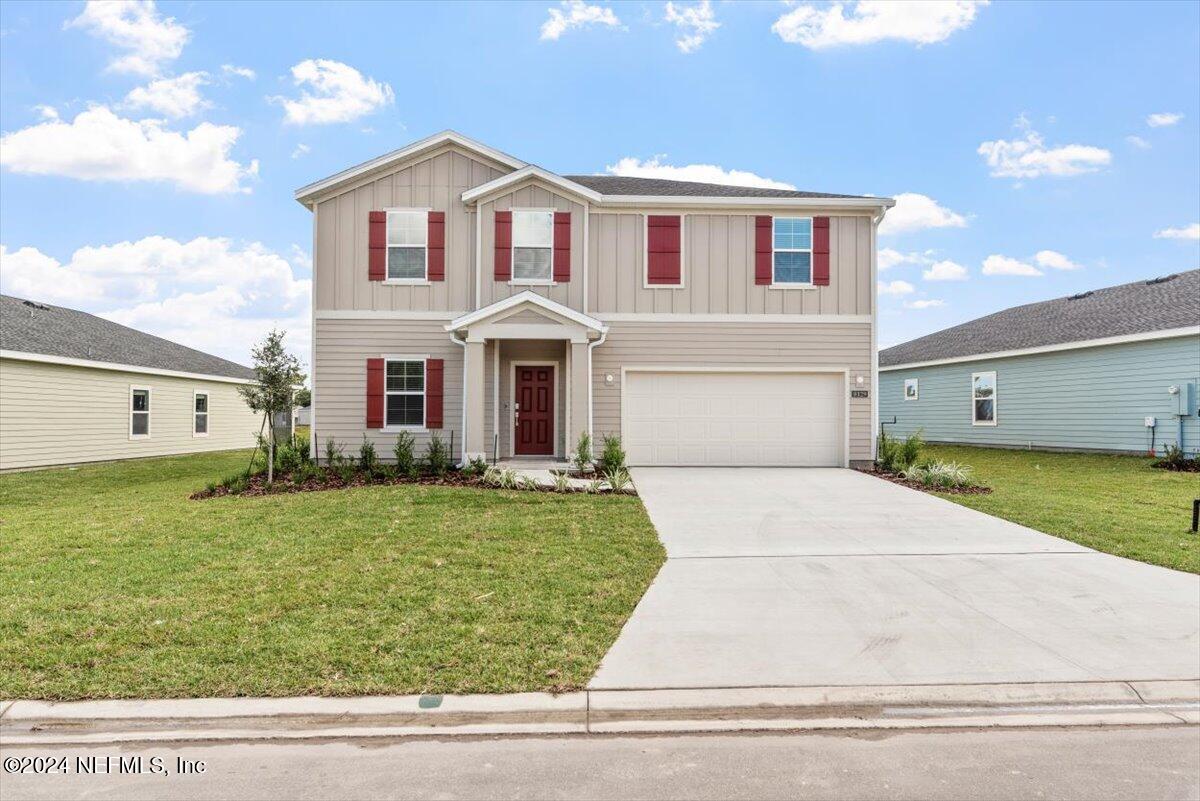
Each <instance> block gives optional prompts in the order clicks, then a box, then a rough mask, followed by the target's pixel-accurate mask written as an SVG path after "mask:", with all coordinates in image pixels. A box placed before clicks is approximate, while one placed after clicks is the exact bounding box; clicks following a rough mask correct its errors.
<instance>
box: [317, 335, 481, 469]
mask: <svg viewBox="0 0 1200 801" xmlns="http://www.w3.org/2000/svg"><path fill="white" fill-rule="evenodd" d="M316 323H317V328H316V335H315V337H314V341H315V347H316V351H315V354H316V355H315V362H316V369H315V376H316V392H315V397H316V405H315V409H316V413H315V414H316V420H315V422H314V425H313V430H314V432H315V436H316V445H317V455H318V456H320V457H321V458H324V454H325V441H326V439H328V438H329V437H332V438H333V440H334V442H335V443H337V444H339V445H341V446H342V449H343V452H344V453H345V454H346V455H347V456H350V455H353V454H355V453H357V452H358V447H359V445H361V444H362V437H363V434H364V433H365V434H366V435H367V437H368V439H370V440H371V441H372V442H374V443H375V449H376V451H377V453H378V455H379V456H380V457H381V458H386V459H391V456H392V446H393V445H394V444H395V442H396V433H395V432H387V431H380V430H376V429H370V430H368V429H367V427H366V424H367V419H366V418H367V359H374V358H379V357H380V356H384V355H397V356H428V357H430V358H433V359H442V360H444V375H443V382H444V383H443V392H444V393H445V394H444V399H443V406H442V422H443V427H442V428H440V429H433V430H423V431H413V432H412V434H413V436H414V437H415V438H416V440H417V454H418V456H420V455H423V454H424V452H425V447H426V445H427V444H428V442H429V437H430V434H431V433H437V434H439V435H441V437H442V439H443V440H444V441H445V442H446V443H447V444H449V440H450V434H451V432H453V433H454V454H453V456H454V459H455V460H456V461H457V459H458V456H459V452H460V450H461V447H462V434H463V432H462V379H463V349H462V347H460V346H459V345H455V344H454V343H453V342H451V341H450V334H449V333H447V332H446V331H445V330H443V328H442V326H443V323H441V322H438V321H428V320H321V319H318V320H317V321H316Z"/></svg>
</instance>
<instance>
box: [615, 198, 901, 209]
mask: <svg viewBox="0 0 1200 801" xmlns="http://www.w3.org/2000/svg"><path fill="white" fill-rule="evenodd" d="M600 203H601V205H604V206H667V207H675V206H754V207H759V208H805V209H841V208H850V209H863V210H864V211H878V210H880V209H884V210H886V209H890V208H891V207H892V206H895V205H896V201H895V200H893V199H892V198H890V197H880V198H866V197H863V198H859V197H853V198H848V197H706V196H686V197H685V196H679V195H603V196H602V198H601V200H600Z"/></svg>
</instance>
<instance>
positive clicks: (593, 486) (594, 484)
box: [587, 478, 604, 495]
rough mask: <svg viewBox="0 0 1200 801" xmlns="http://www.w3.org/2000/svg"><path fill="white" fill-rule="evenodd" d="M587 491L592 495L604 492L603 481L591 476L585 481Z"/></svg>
mask: <svg viewBox="0 0 1200 801" xmlns="http://www.w3.org/2000/svg"><path fill="white" fill-rule="evenodd" d="M587 491H588V492H590V493H592V494H593V495H599V494H600V493H601V492H604V482H603V481H602V480H600V479H598V478H593V479H592V480H591V481H589V482H588V483H587Z"/></svg>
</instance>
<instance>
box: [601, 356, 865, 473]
mask: <svg viewBox="0 0 1200 801" xmlns="http://www.w3.org/2000/svg"><path fill="white" fill-rule="evenodd" d="M844 381H845V379H844V377H843V376H842V374H840V373H837V374H829V373H704V372H695V373H692V372H686V373H685V372H641V371H629V372H627V373H626V374H625V386H624V390H623V393H622V410H623V420H622V423H623V426H622V427H623V432H624V437H623V438H624V440H625V450H626V454H627V459H628V462H629V464H631V465H735V466H750V465H788V466H802V467H818V466H831V467H840V466H842V464H843V463H844V461H843V459H844V457H843V453H842V451H843V448H844V447H845V433H844V431H845V400H844V394H845V388H844V386H845V385H844Z"/></svg>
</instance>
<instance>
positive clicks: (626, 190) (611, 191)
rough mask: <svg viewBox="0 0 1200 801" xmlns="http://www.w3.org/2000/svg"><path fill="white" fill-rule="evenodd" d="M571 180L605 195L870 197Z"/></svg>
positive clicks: (604, 178) (605, 178) (662, 181)
mask: <svg viewBox="0 0 1200 801" xmlns="http://www.w3.org/2000/svg"><path fill="white" fill-rule="evenodd" d="M563 178H566V179H567V180H568V181H572V182H574V183H577V184H582V185H583V186H586V187H587V188H588V189H592V190H595V191H596V192H599V193H600V194H602V195H630V196H632V195H638V196H649V197H667V196H670V197H781V198H782V197H792V198H840V199H845V200H850V199H853V200H871V201H877V200H882V199H883V198H877V197H870V196H866V195H831V194H829V193H827V192H801V191H798V190H794V189H765V188H761V187H756V186H729V185H726V184H705V183H698V182H695V181H671V180H668V179H666V178H632V177H628V176H624V175H564V176H563Z"/></svg>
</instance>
